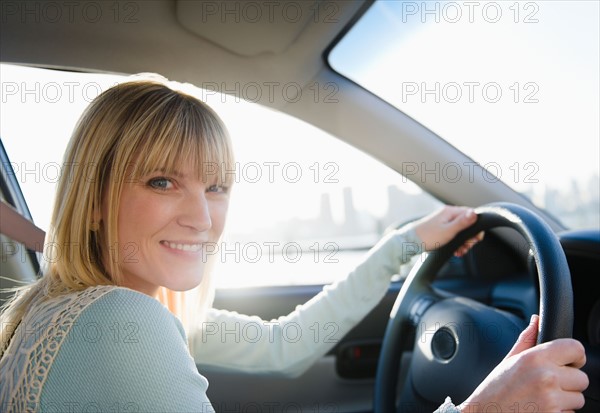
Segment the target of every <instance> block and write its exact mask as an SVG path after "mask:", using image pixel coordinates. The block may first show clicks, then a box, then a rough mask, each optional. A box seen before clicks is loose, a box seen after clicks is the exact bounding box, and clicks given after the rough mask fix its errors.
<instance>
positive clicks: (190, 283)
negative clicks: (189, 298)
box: [164, 276, 204, 291]
mask: <svg viewBox="0 0 600 413" xmlns="http://www.w3.org/2000/svg"><path fill="white" fill-rule="evenodd" d="M203 278H204V277H197V276H196V277H190V278H187V279H185V280H179V281H178V282H172V280H171V282H167V283H165V284H164V286H165V288H168V289H169V290H173V291H189V290H192V289H194V288H196V287H198V286H199V285H200V283H201V282H202V280H203Z"/></svg>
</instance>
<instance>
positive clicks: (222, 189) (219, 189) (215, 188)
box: [206, 185, 228, 193]
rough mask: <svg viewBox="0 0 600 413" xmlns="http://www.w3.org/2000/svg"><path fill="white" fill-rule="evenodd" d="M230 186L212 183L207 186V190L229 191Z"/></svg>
mask: <svg viewBox="0 0 600 413" xmlns="http://www.w3.org/2000/svg"><path fill="white" fill-rule="evenodd" d="M227 190H228V188H227V187H225V186H222V185H211V186H209V187H208V188H207V190H206V191H207V192H217V193H227Z"/></svg>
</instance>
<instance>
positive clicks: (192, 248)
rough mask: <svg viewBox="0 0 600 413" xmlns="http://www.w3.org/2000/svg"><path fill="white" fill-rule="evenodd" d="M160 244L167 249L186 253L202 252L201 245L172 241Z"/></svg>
mask: <svg viewBox="0 0 600 413" xmlns="http://www.w3.org/2000/svg"><path fill="white" fill-rule="evenodd" d="M160 243H161V244H162V245H164V246H165V247H167V248H171V249H173V250H179V251H184V252H200V251H201V250H202V244H201V243H183V242H171V241H161V242H160Z"/></svg>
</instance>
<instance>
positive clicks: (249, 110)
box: [208, 97, 441, 287]
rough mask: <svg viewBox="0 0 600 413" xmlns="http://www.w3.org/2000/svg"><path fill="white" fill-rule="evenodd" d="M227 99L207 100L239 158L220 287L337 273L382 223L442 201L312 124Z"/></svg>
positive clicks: (314, 280) (319, 279) (315, 279)
mask: <svg viewBox="0 0 600 413" xmlns="http://www.w3.org/2000/svg"><path fill="white" fill-rule="evenodd" d="M226 100H227V103H226V104H221V102H211V101H210V100H208V104H209V105H211V106H212V107H214V108H215V110H217V111H218V112H219V113H220V115H221V117H222V118H223V119H224V121H225V123H226V124H227V126H228V128H229V131H230V134H231V136H232V141H233V146H234V150H235V153H236V160H237V162H236V183H235V184H234V188H233V191H232V197H231V203H230V207H229V208H230V210H229V217H228V221H227V225H226V231H225V234H224V237H223V240H222V242H221V244H220V245H219V246H218V251H215V252H214V253H215V254H216V255H217V256H218V258H219V259H218V260H217V261H218V263H219V264H218V265H217V268H216V279H217V284H218V285H219V286H220V287H242V286H255V285H291V284H322V283H328V282H332V281H335V280H337V279H342V278H344V277H345V276H346V275H347V274H348V272H349V271H351V270H352V269H353V268H354V267H355V266H356V265H357V264H358V262H359V261H360V260H361V259H362V257H363V256H364V254H365V253H366V251H367V250H368V249H369V248H370V247H371V246H373V245H374V244H375V243H376V242H377V241H378V240H379V239H380V237H381V236H382V234H383V232H384V231H385V230H386V229H387V228H388V227H389V226H392V225H398V224H400V223H403V222H406V221H409V220H412V219H415V218H417V217H420V216H422V215H423V214H426V213H428V212H430V211H432V210H433V209H435V208H436V207H438V206H440V205H441V203H440V202H439V201H437V200H436V199H435V198H433V197H432V196H431V195H429V194H427V193H425V192H423V191H422V190H421V189H420V188H419V187H418V186H416V185H415V184H413V183H412V182H410V181H409V180H408V179H406V178H404V177H403V176H402V175H400V174H399V173H397V172H395V171H393V170H392V169H390V168H388V167H387V166H385V165H384V164H382V163H381V162H379V161H377V160H376V159H374V158H372V157H371V156H369V155H367V154H366V153H364V152H362V151H360V150H358V149H356V148H354V147H352V146H350V145H348V144H346V143H344V142H342V141H341V140H338V139H336V138H335V137H333V136H331V135H329V134H327V133H326V132H324V131H322V130H320V129H318V128H316V127H314V126H312V125H309V124H307V123H305V122H303V121H301V120H299V119H297V118H294V117H292V116H289V115H286V114H283V113H280V112H276V111H273V110H270V109H266V108H264V107H261V106H258V105H255V104H251V103H248V102H243V101H239V100H238V101H236V100H235V98H233V97H230V98H227V99H226ZM405 267H406V268H405V269H406V270H408V269H409V266H405Z"/></svg>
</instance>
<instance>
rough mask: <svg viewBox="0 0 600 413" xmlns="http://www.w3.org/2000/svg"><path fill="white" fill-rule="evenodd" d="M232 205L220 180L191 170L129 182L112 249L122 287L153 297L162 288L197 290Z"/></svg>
mask: <svg viewBox="0 0 600 413" xmlns="http://www.w3.org/2000/svg"><path fill="white" fill-rule="evenodd" d="M209 178H210V177H209ZM215 178H216V176H215ZM228 204H229V194H228V188H224V187H222V186H220V185H219V184H217V180H216V179H213V180H211V179H202V178H200V179H198V178H197V173H196V170H195V169H194V168H192V167H191V166H189V165H188V166H187V167H186V166H182V169H180V170H178V171H177V172H176V173H173V174H165V173H164V172H161V171H156V172H154V173H151V174H149V175H147V176H143V177H141V179H140V180H139V181H131V182H125V183H124V184H123V190H122V194H121V200H120V206H119V213H118V218H117V219H118V245H117V246H113V245H109V246H108V247H109V248H111V249H112V252H113V256H115V259H116V260H118V263H119V268H120V270H121V272H122V276H123V279H124V285H125V286H126V287H129V288H132V289H134V290H138V291H140V292H143V293H146V294H149V295H154V294H155V293H156V291H157V289H158V287H160V286H164V287H167V288H169V289H171V290H176V291H184V290H189V289H191V288H194V287H196V286H197V285H198V284H199V283H200V281H201V280H202V276H203V274H204V270H205V267H206V265H207V259H208V256H209V255H211V254H214V253H215V251H216V250H218V249H219V246H218V245H216V243H217V241H218V240H219V237H220V236H221V233H222V232H223V227H224V225H225V216H226V213H227V207H228ZM106 207H107V206H106V205H103V219H105V217H106ZM105 222H106V220H105ZM117 254H118V255H117Z"/></svg>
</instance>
